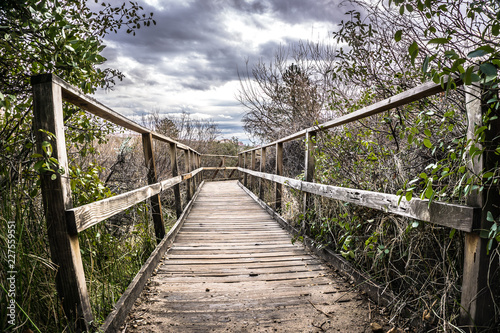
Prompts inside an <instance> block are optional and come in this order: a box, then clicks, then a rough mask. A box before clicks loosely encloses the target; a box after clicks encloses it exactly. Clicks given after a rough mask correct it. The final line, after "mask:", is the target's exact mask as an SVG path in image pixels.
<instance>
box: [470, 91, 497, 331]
mask: <svg viewBox="0 0 500 333" xmlns="http://www.w3.org/2000/svg"><path fill="white" fill-rule="evenodd" d="M491 97H492V96H491V95H490V96H488V95H487V94H485V92H483V91H481V87H479V86H472V87H467V89H466V100H465V102H466V103H465V104H466V109H467V119H468V128H467V139H468V140H474V137H475V131H476V128H478V127H481V126H483V114H484V113H486V112H488V105H487V103H486V101H487V100H488V99H490V98H491ZM499 132H500V120H499V119H496V120H491V121H489V122H488V127H487V129H486V130H485V131H484V142H479V143H477V144H476V147H477V148H478V149H484V153H483V154H481V155H479V156H477V157H476V158H475V159H474V161H472V159H471V158H469V160H470V162H469V170H471V172H472V173H473V174H475V175H480V174H481V173H482V172H484V171H486V170H496V169H497V168H498V165H499V163H500V157H499V156H498V155H497V154H496V153H495V149H496V147H497V146H498V145H499V144H500V143H499V138H498V133H499ZM483 185H484V188H485V189H484V190H483V191H481V192H479V191H472V193H470V195H469V196H468V198H467V204H468V205H471V206H476V207H481V208H480V214H479V215H478V218H477V221H476V223H475V224H474V229H475V230H474V231H473V232H469V233H467V234H466V235H465V248H464V268H463V280H462V295H461V301H460V304H461V311H460V323H461V324H463V325H465V326H466V327H469V329H470V330H471V331H475V328H474V327H475V326H476V325H477V326H481V327H485V328H486V327H491V326H492V325H493V322H494V319H493V318H494V315H495V304H494V301H493V299H492V294H491V290H490V289H489V286H488V284H489V280H491V279H493V274H492V273H491V272H494V271H495V270H496V268H497V267H498V261H490V255H488V253H487V243H488V239H485V238H482V237H480V234H479V230H480V229H483V230H489V229H490V228H491V222H490V221H488V220H487V213H488V212H489V213H491V215H492V216H493V218H494V219H495V220H498V216H499V215H500V207H499V206H498V203H499V202H500V193H499V191H498V187H497V186H491V184H487V183H485V184H483Z"/></svg>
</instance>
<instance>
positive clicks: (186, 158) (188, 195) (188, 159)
mask: <svg viewBox="0 0 500 333" xmlns="http://www.w3.org/2000/svg"><path fill="white" fill-rule="evenodd" d="M184 167H185V169H186V170H184V171H185V175H183V177H184V176H185V177H186V178H184V179H185V180H186V181H187V183H186V200H187V201H189V200H191V194H192V192H191V190H192V188H191V180H190V179H189V178H191V174H190V172H191V153H190V152H188V151H187V152H185V153H184ZM188 174H189V178H188V177H187V175H188Z"/></svg>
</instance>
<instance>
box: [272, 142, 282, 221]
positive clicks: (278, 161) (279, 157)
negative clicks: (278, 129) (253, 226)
mask: <svg viewBox="0 0 500 333" xmlns="http://www.w3.org/2000/svg"><path fill="white" fill-rule="evenodd" d="M275 174H276V175H278V176H283V142H277V143H276V168H275ZM274 186H275V191H274V202H275V204H274V210H275V211H277V212H279V211H281V195H282V193H283V185H282V184H280V183H274Z"/></svg>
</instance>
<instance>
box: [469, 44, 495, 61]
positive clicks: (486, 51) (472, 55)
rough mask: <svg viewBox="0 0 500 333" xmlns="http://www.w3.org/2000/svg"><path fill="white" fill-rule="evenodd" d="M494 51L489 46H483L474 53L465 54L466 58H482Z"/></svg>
mask: <svg viewBox="0 0 500 333" xmlns="http://www.w3.org/2000/svg"><path fill="white" fill-rule="evenodd" d="M494 51H495V49H494V48H492V47H491V46H489V45H483V46H481V47H478V48H477V49H475V50H474V51H472V52H469V54H467V57H468V58H476V57H482V56H484V55H487V54H489V53H492V52H494Z"/></svg>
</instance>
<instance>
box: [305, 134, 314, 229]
mask: <svg viewBox="0 0 500 333" xmlns="http://www.w3.org/2000/svg"><path fill="white" fill-rule="evenodd" d="M314 140H316V132H313V131H311V132H309V131H308V132H307V133H306V154H305V155H306V156H305V159H306V160H305V170H304V178H305V179H304V181H306V182H313V181H314V169H315V166H316V163H315V160H314ZM303 207H304V210H303V214H304V219H303V220H302V221H303V222H302V231H305V230H306V226H307V219H306V216H307V212H308V211H309V210H311V209H314V201H313V197H312V194H310V193H307V192H304V206H303Z"/></svg>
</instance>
